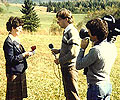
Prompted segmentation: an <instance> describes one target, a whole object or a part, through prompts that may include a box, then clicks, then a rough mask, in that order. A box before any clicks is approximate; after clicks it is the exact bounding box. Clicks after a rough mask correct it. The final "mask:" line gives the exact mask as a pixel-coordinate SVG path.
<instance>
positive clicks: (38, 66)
mask: <svg viewBox="0 0 120 100" xmlns="http://www.w3.org/2000/svg"><path fill="white" fill-rule="evenodd" d="M10 9H11V10H8V11H7V13H4V14H2V15H0V34H1V33H2V35H0V66H1V67H0V100H5V92H6V75H5V59H4V53H3V42H4V40H5V38H6V37H7V35H6V34H7V33H6V29H5V23H6V21H7V20H8V18H9V16H11V15H14V16H16V15H17V16H21V14H20V12H18V10H19V6H17V7H16V6H15V7H13V6H11V8H10ZM13 11H14V12H13ZM37 13H38V15H39V16H40V18H41V29H42V30H44V29H46V30H47V31H48V30H49V26H50V24H51V23H52V20H53V18H54V16H55V14H54V13H46V12H41V11H39V10H38V11H37ZM74 18H75V23H78V20H80V21H82V19H83V18H84V15H83V16H82V15H74ZM46 27H47V28H46ZM46 30H45V31H46ZM42 32H43V31H42ZM3 33H4V34H3ZM41 34H44V33H41ZM61 38H62V36H52V35H30V34H28V33H27V34H21V35H20V39H21V43H22V44H23V46H24V47H25V49H26V51H29V50H30V47H31V46H32V45H36V46H37V49H36V54H35V55H34V56H32V57H30V58H28V59H27V62H28V69H27V70H26V73H27V86H28V98H27V99H24V100H58V98H59V89H60V88H59V84H60V80H59V79H58V78H57V77H56V75H55V73H56V74H57V75H58V74H59V73H58V66H56V65H55V64H54V63H53V60H54V57H53V56H52V54H51V51H50V50H49V48H48V45H49V43H53V44H54V47H55V48H60V44H61ZM115 44H116V46H117V51H118V56H117V58H116V61H115V63H114V65H113V67H112V71H111V82H112V84H113V91H112V95H111V100H120V74H119V73H120V37H119V36H118V37H117V41H116V43H115ZM82 73H83V70H81V71H79V78H78V85H79V96H80V99H81V100H86V90H87V84H86V77H85V76H84V75H83V74H82ZM60 94H61V96H60V100H64V99H65V98H64V95H63V94H64V93H63V87H62V85H61V93H60Z"/></svg>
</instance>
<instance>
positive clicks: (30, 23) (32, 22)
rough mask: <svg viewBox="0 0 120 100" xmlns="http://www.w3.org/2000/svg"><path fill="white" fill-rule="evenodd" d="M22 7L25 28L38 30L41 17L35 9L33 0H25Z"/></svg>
mask: <svg viewBox="0 0 120 100" xmlns="http://www.w3.org/2000/svg"><path fill="white" fill-rule="evenodd" d="M22 7H23V8H22V10H20V11H21V12H22V13H23V14H24V15H23V16H22V18H23V19H24V26H23V28H24V29H25V30H28V31H30V32H33V31H37V28H38V27H39V26H40V24H39V23H40V19H39V18H38V15H37V14H36V12H35V10H34V6H33V2H32V1H31V0H25V1H24V5H22Z"/></svg>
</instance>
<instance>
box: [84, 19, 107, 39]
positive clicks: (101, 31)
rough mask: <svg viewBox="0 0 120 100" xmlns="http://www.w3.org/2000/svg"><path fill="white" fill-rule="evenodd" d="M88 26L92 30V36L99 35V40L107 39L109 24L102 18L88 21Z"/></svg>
mask: <svg viewBox="0 0 120 100" xmlns="http://www.w3.org/2000/svg"><path fill="white" fill-rule="evenodd" d="M86 27H87V29H89V30H90V32H91V35H92V36H97V39H98V40H99V41H102V40H104V39H106V38H107V36H108V24H107V22H106V21H104V20H102V19H100V18H96V19H92V20H90V21H88V22H87V24H86Z"/></svg>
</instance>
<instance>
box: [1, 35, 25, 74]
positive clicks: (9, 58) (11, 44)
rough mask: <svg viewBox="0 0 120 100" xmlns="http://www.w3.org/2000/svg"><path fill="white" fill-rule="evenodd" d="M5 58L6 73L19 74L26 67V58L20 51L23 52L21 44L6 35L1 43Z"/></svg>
mask: <svg viewBox="0 0 120 100" xmlns="http://www.w3.org/2000/svg"><path fill="white" fill-rule="evenodd" d="M3 50H4V55H5V59H6V74H21V73H23V72H24V71H25V70H26V69H27V62H26V58H24V57H23V55H22V53H24V52H25V50H24V48H23V46H22V45H21V44H19V43H17V42H16V41H12V39H11V38H10V37H9V36H8V37H7V38H6V40H5V42H4V45H3Z"/></svg>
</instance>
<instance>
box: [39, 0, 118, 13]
mask: <svg viewBox="0 0 120 100" xmlns="http://www.w3.org/2000/svg"><path fill="white" fill-rule="evenodd" d="M39 6H45V7H47V12H54V13H56V12H57V11H58V10H59V9H60V8H67V9H69V10H70V11H72V13H75V14H76V13H77V14H78V13H82V14H83V13H87V12H89V11H90V12H91V11H96V10H102V9H106V8H107V7H113V6H114V7H120V2H119V1H111V0H84V1H82V0H81V1H79V0H78V1H69V0H68V1H66V2H52V1H51V0H50V1H49V2H40V1H39Z"/></svg>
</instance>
